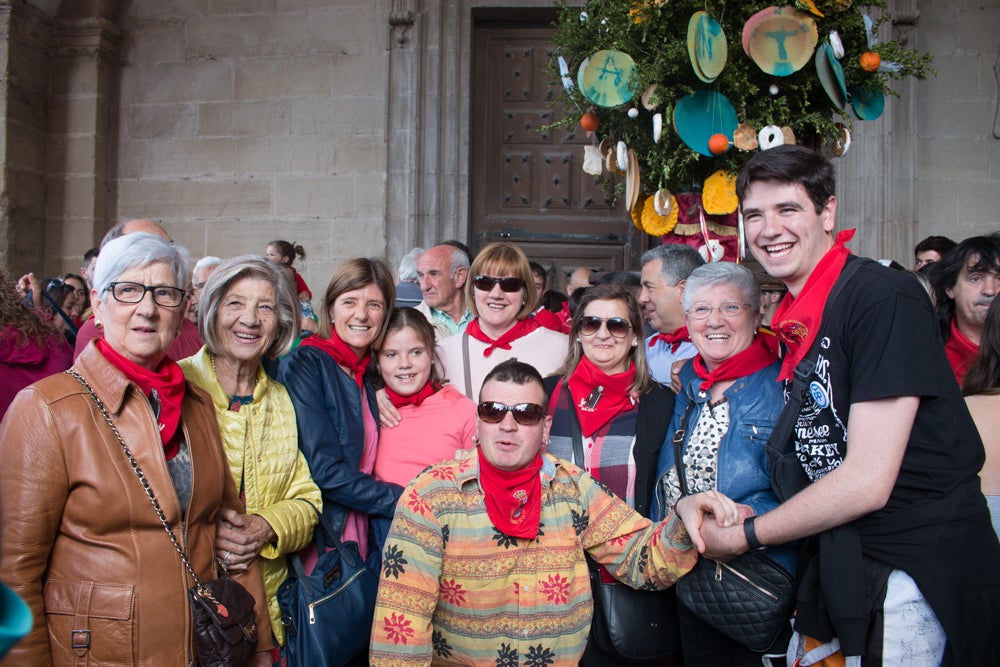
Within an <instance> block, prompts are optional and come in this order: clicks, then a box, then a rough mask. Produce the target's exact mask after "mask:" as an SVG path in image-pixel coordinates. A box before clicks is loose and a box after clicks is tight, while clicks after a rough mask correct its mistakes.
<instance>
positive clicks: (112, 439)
mask: <svg viewBox="0 0 1000 667" xmlns="http://www.w3.org/2000/svg"><path fill="white" fill-rule="evenodd" d="M190 271H191V270H190V268H189V257H188V253H187V251H185V250H184V249H183V248H181V247H180V246H177V245H174V244H173V243H169V242H167V241H164V240H163V239H160V238H158V237H156V236H153V235H150V234H143V233H136V234H129V235H127V236H123V237H121V238H118V239H115V240H114V241H111V242H109V243H108V244H107V245H106V246H105V247H104V249H103V250H102V251H101V255H100V259H98V260H97V265H96V267H95V272H94V288H93V290H92V291H91V294H90V296H91V302H92V303H93V307H94V314H95V317H96V318H97V320H98V321H99V322H100V323H101V326H102V327H103V328H104V338H102V339H99V340H95V341H94V342H92V343H90V344H89V345H88V346H87V347H86V348H85V350H84V351H83V353H82V354H81V355H80V357H79V358H78V359H77V361H76V363H75V364H74V366H73V367H72V368H71V369H70V371H67V373H60V374H57V375H53V376H50V377H48V378H45V379H43V380H40V381H39V382H36V383H35V384H33V385H31V386H30V387H28V388H26V389H24V390H23V391H22V392H20V393H19V394H18V395H17V397H16V398H15V399H14V402H13V403H12V404H11V406H10V409H9V410H8V411H7V414H6V416H5V417H4V419H3V422H2V423H0V460H2V461H3V465H2V466H0V530H2V534H0V577H2V578H3V581H4V583H6V584H8V585H9V586H10V587H11V588H13V589H14V590H15V591H16V592H17V593H18V594H20V595H21V597H23V598H24V599H25V600H26V601H27V602H28V604H29V606H30V607H31V609H32V612H33V614H34V617H35V624H34V628H33V629H32V631H31V633H30V634H29V635H28V636H27V637H26V638H25V639H24V640H23V641H22V642H21V643H20V644H18V645H17V646H16V647H15V648H14V649H13V650H12V652H11V653H10V654H9V655H8V658H7V659H8V660H9V661H10V664H17V665H27V664H31V665H35V664H38V665H41V664H46V665H48V664H78V663H79V662H81V661H82V662H87V663H88V664H121V665H131V664H151V665H152V664H155V665H176V666H178V667H181V666H186V665H189V664H191V663H192V662H193V661H194V660H195V659H196V656H195V654H194V650H193V643H192V619H191V611H190V608H189V605H190V597H189V594H188V589H189V588H190V587H191V586H192V585H193V584H194V581H193V580H192V577H191V576H190V575H189V573H188V570H187V569H186V567H185V565H184V564H183V562H182V560H181V557H180V554H179V553H178V552H177V550H176V549H175V548H174V546H173V545H172V544H171V540H170V536H168V535H166V534H165V526H164V525H163V523H161V520H160V519H159V518H158V516H157V513H156V511H155V510H154V508H153V506H152V505H151V502H150V499H149V498H148V497H147V495H146V491H145V490H144V485H143V484H142V483H141V482H140V479H139V475H138V472H137V470H136V469H135V468H134V467H133V464H132V463H131V461H130V457H129V456H128V455H127V454H126V452H125V451H124V449H125V448H127V449H128V450H130V452H131V458H132V459H133V460H134V462H135V465H136V466H137V467H138V468H139V470H141V472H142V473H143V475H144V477H145V480H146V483H147V484H148V488H149V489H150V491H151V492H152V494H153V496H154V497H155V498H156V500H157V501H158V503H159V505H160V507H161V508H162V511H163V514H164V516H165V519H166V522H167V524H168V526H169V529H170V530H171V531H172V532H173V534H174V536H175V538H176V540H177V541H178V542H179V543H180V545H181V546H182V548H183V549H184V551H185V553H186V556H187V558H188V560H189V561H190V563H191V566H192V567H193V569H194V571H195V572H196V573H197V576H198V578H199V579H200V580H202V581H207V580H211V579H214V578H215V577H216V560H215V537H216V524H215V519H216V517H217V516H218V515H219V513H220V511H221V510H223V509H224V508H227V509H229V510H236V511H239V510H240V509H241V504H240V500H239V496H238V495H237V492H236V487H235V486H234V484H233V479H232V476H231V475H230V473H229V468H228V466H227V465H226V455H225V453H224V452H223V449H222V443H221V441H220V439H219V428H218V425H217V424H216V420H215V413H214V410H213V408H212V400H211V398H210V397H209V396H208V395H207V394H206V393H204V392H203V391H202V390H200V389H198V388H197V387H195V386H193V385H190V384H188V383H186V382H185V380H184V374H183V373H182V372H181V369H180V367H179V366H178V365H177V364H176V363H174V362H173V361H171V360H170V359H169V358H168V357H167V356H166V353H167V348H168V347H169V346H170V343H171V342H172V341H173V340H174V339H175V338H176V337H177V335H178V333H179V332H180V327H181V320H182V319H183V317H184V310H185V307H186V299H185V297H186V295H185V290H184V286H185V285H187V284H188V281H189V279H190ZM107 420H110V421H111V423H112V424H113V425H114V426H115V428H116V430H117V434H118V435H120V438H121V442H119V438H118V437H117V436H116V434H115V433H114V432H113V431H112V429H111V424H108V423H107ZM122 443H124V448H123V445H122ZM235 578H236V579H237V581H239V582H240V583H242V584H243V586H245V587H246V588H247V590H249V591H250V593H251V594H252V595H253V597H254V598H255V600H256V605H255V610H256V614H257V619H256V622H257V627H258V628H267V627H268V625H267V624H268V616H267V606H266V604H265V600H264V591H263V587H262V585H261V578H260V572H259V570H258V569H257V564H256V563H251V564H250V566H249V567H248V568H247V569H246V571H244V572H242V573H238V574H236V575H235ZM270 647H271V637H270V633H267V632H260V633H259V642H258V647H257V648H258V653H257V655H256V663H257V664H269V662H267V661H268V658H269V649H270Z"/></svg>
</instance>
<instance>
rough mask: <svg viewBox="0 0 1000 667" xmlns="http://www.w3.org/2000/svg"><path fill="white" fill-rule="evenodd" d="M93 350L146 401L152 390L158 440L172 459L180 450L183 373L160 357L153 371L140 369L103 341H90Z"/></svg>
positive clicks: (171, 362)
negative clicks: (156, 404) (157, 404)
mask: <svg viewBox="0 0 1000 667" xmlns="http://www.w3.org/2000/svg"><path fill="white" fill-rule="evenodd" d="M94 343H95V344H96V345H97V350H98V352H100V353H101V354H102V355H104V358H105V359H107V360H108V361H109V362H110V363H111V365H112V366H114V367H115V368H117V369H118V370H120V371H121V372H122V373H124V374H125V377H127V378H128V379H129V380H131V381H132V382H134V383H135V384H136V385H138V386H139V389H141V390H142V393H143V395H144V396H146V397H147V398H148V397H149V395H150V393H151V392H152V391H153V390H154V389H155V390H156V395H157V398H158V399H159V401H160V414H159V416H158V417H157V426H159V427H160V440H161V441H162V442H163V453H164V455H165V456H166V458H167V460H168V461H169V460H170V459H172V458H174V457H175V456H176V455H177V452H178V451H179V450H180V447H181V441H180V437H179V436H180V433H179V427H180V423H181V405H182V404H183V402H184V390H185V387H186V385H185V383H184V371H182V370H181V367H180V366H178V365H177V362H176V361H174V360H172V359H171V358H170V357H167V356H164V357H163V361H161V362H160V365H159V366H158V367H157V369H156V370H155V371H151V370H149V369H148V368H143V367H142V366H140V365H139V364H137V363H135V362H134V361H132V360H131V359H126V358H125V357H123V356H122V355H121V354H119V353H118V351H117V350H115V348H113V347H111V345H109V344H108V342H107V341H106V340H104V338H98V339H97V340H95V341H94Z"/></svg>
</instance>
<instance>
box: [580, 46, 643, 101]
mask: <svg viewBox="0 0 1000 667" xmlns="http://www.w3.org/2000/svg"><path fill="white" fill-rule="evenodd" d="M577 83H579V84H580V92H582V93H583V96H584V97H586V98H587V99H588V100H590V101H591V102H593V103H594V104H596V105H597V106H599V107H609V108H610V107H618V106H621V105H623V104H625V103H626V102H628V101H629V100H630V99H632V96H633V95H634V94H635V90H634V87H635V61H634V60H632V56H630V55H628V54H627V53H622V52H621V51H613V50H608V51H598V52H597V53H595V54H594V55H592V56H590V57H589V58H587V59H586V60H584V61H583V64H582V65H580V71H579V72H578V73H577Z"/></svg>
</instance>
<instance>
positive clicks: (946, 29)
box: [915, 0, 1000, 241]
mask: <svg viewBox="0 0 1000 667" xmlns="http://www.w3.org/2000/svg"><path fill="white" fill-rule="evenodd" d="M998 25H1000V2H998V1H997V0H986V1H985V2H969V1H968V0H962V1H961V2H933V1H931V0H922V1H921V2H920V27H921V29H920V31H919V42H918V44H919V48H920V49H922V50H924V51H928V52H930V53H932V54H934V67H935V69H937V71H938V75H937V76H936V77H934V78H932V79H929V80H927V81H924V82H921V83H919V84H918V89H919V94H920V104H919V106H918V107H917V109H918V110H917V115H918V130H917V134H918V141H919V145H920V149H919V150H920V162H919V170H918V173H919V177H918V179H917V181H916V184H915V187H916V189H917V199H918V202H919V209H918V210H919V228H918V233H917V237H918V238H917V240H919V239H921V238H924V237H925V236H927V235H929V234H943V235H945V236H949V237H951V238H953V239H955V240H956V241H957V240H960V239H962V238H965V237H967V236H972V235H975V234H984V233H989V232H992V231H997V230H1000V137H998V136H997V134H1000V127H997V126H996V124H997V122H998V116H997V114H998V113H1000V79H998V77H1000V73H997V71H996V68H1000V42H998V40H997V26H998ZM994 133H996V134H994Z"/></svg>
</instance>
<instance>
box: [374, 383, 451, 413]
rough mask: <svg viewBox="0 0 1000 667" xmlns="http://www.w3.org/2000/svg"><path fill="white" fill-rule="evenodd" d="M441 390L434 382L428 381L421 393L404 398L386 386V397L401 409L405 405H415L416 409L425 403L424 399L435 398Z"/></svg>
mask: <svg viewBox="0 0 1000 667" xmlns="http://www.w3.org/2000/svg"><path fill="white" fill-rule="evenodd" d="M440 388H441V387H440V386H437V385H435V384H434V383H433V382H430V381H428V382H425V383H424V386H423V387H421V388H420V391H418V392H417V393H415V394H410V395H409V396H403V395H402V394H397V393H396V392H394V391H393V390H392V389H390V388H389V385H386V387H385V395H386V396H388V397H389V400H390V401H392V404H393V405H394V406H396V407H397V408H401V407H403V406H404V405H413V406H416V407H420V404H421V403H423V402H424V399H426V398H427V397H428V396H433V395H434V394H436V393H437V391H438V390H439V389H440Z"/></svg>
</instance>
